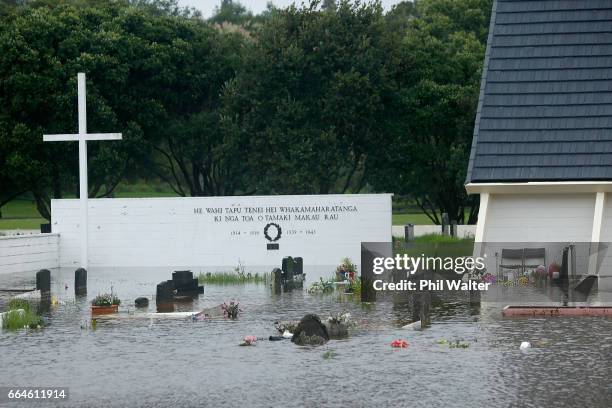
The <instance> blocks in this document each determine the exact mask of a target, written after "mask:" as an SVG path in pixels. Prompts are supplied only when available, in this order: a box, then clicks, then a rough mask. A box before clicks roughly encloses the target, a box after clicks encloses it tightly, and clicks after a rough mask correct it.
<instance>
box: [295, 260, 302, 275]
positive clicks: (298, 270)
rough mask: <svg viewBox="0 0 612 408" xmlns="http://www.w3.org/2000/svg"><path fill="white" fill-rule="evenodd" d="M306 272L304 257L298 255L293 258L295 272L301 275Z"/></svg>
mask: <svg viewBox="0 0 612 408" xmlns="http://www.w3.org/2000/svg"><path fill="white" fill-rule="evenodd" d="M303 273H304V258H302V257H301V256H298V257H296V258H293V274H294V275H301V274H303Z"/></svg>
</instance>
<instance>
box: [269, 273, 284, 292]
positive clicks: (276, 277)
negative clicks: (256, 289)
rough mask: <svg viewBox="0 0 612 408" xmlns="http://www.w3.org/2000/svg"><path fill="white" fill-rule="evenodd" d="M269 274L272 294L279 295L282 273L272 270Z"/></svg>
mask: <svg viewBox="0 0 612 408" xmlns="http://www.w3.org/2000/svg"><path fill="white" fill-rule="evenodd" d="M271 274H272V290H273V291H274V293H280V292H281V285H282V279H283V271H281V270H280V269H279V268H274V269H272V272H271Z"/></svg>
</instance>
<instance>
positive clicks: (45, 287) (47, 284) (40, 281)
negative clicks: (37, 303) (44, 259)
mask: <svg viewBox="0 0 612 408" xmlns="http://www.w3.org/2000/svg"><path fill="white" fill-rule="evenodd" d="M36 289H37V290H40V293H41V295H44V294H45V293H46V294H49V293H51V272H50V271H49V270H48V269H41V270H40V271H38V272H36Z"/></svg>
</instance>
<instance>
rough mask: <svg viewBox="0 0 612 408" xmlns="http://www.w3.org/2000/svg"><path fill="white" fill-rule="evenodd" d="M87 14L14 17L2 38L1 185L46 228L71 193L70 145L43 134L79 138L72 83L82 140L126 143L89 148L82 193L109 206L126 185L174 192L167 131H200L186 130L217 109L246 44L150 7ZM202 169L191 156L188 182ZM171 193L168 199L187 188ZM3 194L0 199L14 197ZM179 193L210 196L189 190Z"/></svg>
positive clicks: (13, 13)
mask: <svg viewBox="0 0 612 408" xmlns="http://www.w3.org/2000/svg"><path fill="white" fill-rule="evenodd" d="M83 3H87V2H84V1H80V2H69V1H61V2H58V3H57V4H53V5H51V6H50V5H48V4H42V2H41V3H40V4H39V3H37V5H26V6H23V7H16V8H14V9H11V10H9V11H8V12H7V14H6V15H5V16H3V18H2V25H1V27H0V53H1V54H2V56H3V57H2V59H1V60H0V90H1V92H0V95H1V96H0V119H1V120H0V150H1V151H3V152H7V153H6V154H4V155H3V157H0V161H1V162H2V164H4V166H3V170H2V176H1V177H2V178H8V179H10V181H11V185H13V186H19V187H20V189H27V190H29V191H32V193H33V195H34V198H35V199H36V202H37V205H38V208H39V211H40V213H41V215H42V216H44V217H46V218H49V216H50V214H49V199H50V197H55V198H61V197H63V196H65V195H66V194H68V195H72V194H73V193H76V192H77V190H78V182H77V177H78V164H77V161H78V155H77V153H76V152H77V144H76V143H67V142H66V143H44V144H43V142H42V135H43V133H68V132H70V133H76V130H77V129H76V128H77V109H76V73H77V72H86V74H87V78H88V87H87V91H88V95H87V103H88V130H89V131H90V132H108V131H121V132H123V134H124V139H123V140H122V141H121V142H90V143H89V144H88V148H89V163H90V166H89V168H90V173H89V176H90V192H89V193H90V195H91V196H107V195H110V194H112V192H113V190H114V188H115V186H116V185H117V183H118V182H119V181H120V180H121V179H123V178H124V177H125V176H126V175H127V174H135V173H140V174H145V175H147V174H151V173H156V174H159V175H160V176H163V177H165V178H166V179H168V180H169V181H170V182H171V181H173V179H174V178H173V177H172V175H171V173H169V172H168V171H167V167H169V166H171V164H172V162H174V163H176V162H177V155H176V154H174V153H173V151H172V149H173V147H174V146H177V145H181V148H182V149H183V145H182V144H181V143H180V139H181V137H183V136H184V135H183V134H182V135H175V134H172V133H171V129H177V127H178V128H180V129H185V127H188V125H189V124H192V125H193V126H199V125H200V124H201V123H200V122H197V121H196V120H194V119H193V118H194V117H197V115H202V114H203V113H202V112H204V113H206V112H208V113H210V112H212V111H214V110H215V109H216V106H217V105H218V104H217V102H215V101H217V100H218V98H219V93H220V89H221V86H222V84H223V83H224V82H225V81H226V80H227V79H228V78H231V77H233V75H234V69H235V66H234V65H232V64H233V62H234V61H236V60H237V58H236V55H235V53H232V52H230V50H234V49H239V48H240V43H241V41H242V40H243V38H242V36H240V35H234V34H224V33H221V32H220V31H219V30H216V29H215V28H213V27H211V26H209V25H207V24H206V23H205V22H203V21H202V20H201V19H199V18H195V17H194V18H191V17H186V16H185V15H184V14H181V13H178V14H177V13H175V12H172V13H170V12H167V11H164V10H165V9H164V8H156V7H155V4H156V3H153V2H147V4H146V5H144V6H143V5H137V6H134V5H132V4H131V3H129V2H127V1H123V2H122V1H118V2H112V3H110V2H102V1H92V4H93V5H94V6H95V7H94V6H91V7H90V6H86V5H87V4H89V3H87V4H85V6H83ZM41 4H42V5H41ZM166 4H167V3H162V6H164V5H166ZM164 7H165V6H164ZM228 47H229V48H228ZM211 115H212V116H213V117H215V115H216V117H219V114H211ZM217 121H218V120H217ZM190 131H191V133H190V134H191V135H193V134H195V133H196V132H195V130H194V129H190ZM213 131H214V129H213ZM226 139H227V137H226V135H223V134H220V133H215V134H214V138H213V139H210V140H209V142H210V143H208V144H207V145H206V147H205V148H202V149H201V154H202V155H207V151H208V150H212V149H221V150H223V149H222V148H220V147H217V145H218V144H223V143H225V141H226ZM195 142H196V140H194V143H191V144H190V145H194V144H195ZM207 149H208V150H207ZM183 153H184V152H183ZM207 160H208V157H207ZM200 161H203V159H202V158H201V157H200V156H198V155H197V154H196V153H193V152H191V156H187V157H184V158H183V157H181V162H182V163H188V166H189V167H190V169H195V170H193V172H194V173H195V176H196V178H198V177H200V175H201V173H202V172H203V171H201V170H199V169H200V168H201V166H198V163H199V162H200ZM216 165H218V164H216ZM190 171H192V170H190ZM179 177H180V176H179ZM174 181H175V184H174V186H175V187H177V183H178V184H181V183H187V184H189V183H188V181H187V180H185V179H180V178H179V179H178V180H176V179H175V180H174ZM7 184H8V183H7ZM7 184H5V183H3V195H8V196H9V197H10V196H11V195H12V194H11V193H10V192H8V193H4V191H8V190H5V189H4V188H5V185H7ZM191 184H193V183H191ZM13 190H14V189H13ZM17 190H19V189H17ZM177 190H179V191H183V192H184V193H185V194H190V193H191V194H213V193H214V190H203V189H200V190H198V189H195V188H192V186H185V184H183V185H182V186H181V187H177ZM17 192H18V191H16V190H15V191H14V193H17ZM223 192H224V193H229V189H225V190H223ZM14 193H13V194H14Z"/></svg>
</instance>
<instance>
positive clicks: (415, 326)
mask: <svg viewBox="0 0 612 408" xmlns="http://www.w3.org/2000/svg"><path fill="white" fill-rule="evenodd" d="M402 329H412V330H421V321H420V320H417V321H416V322H412V323H409V324H407V325H405V326H402Z"/></svg>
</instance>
